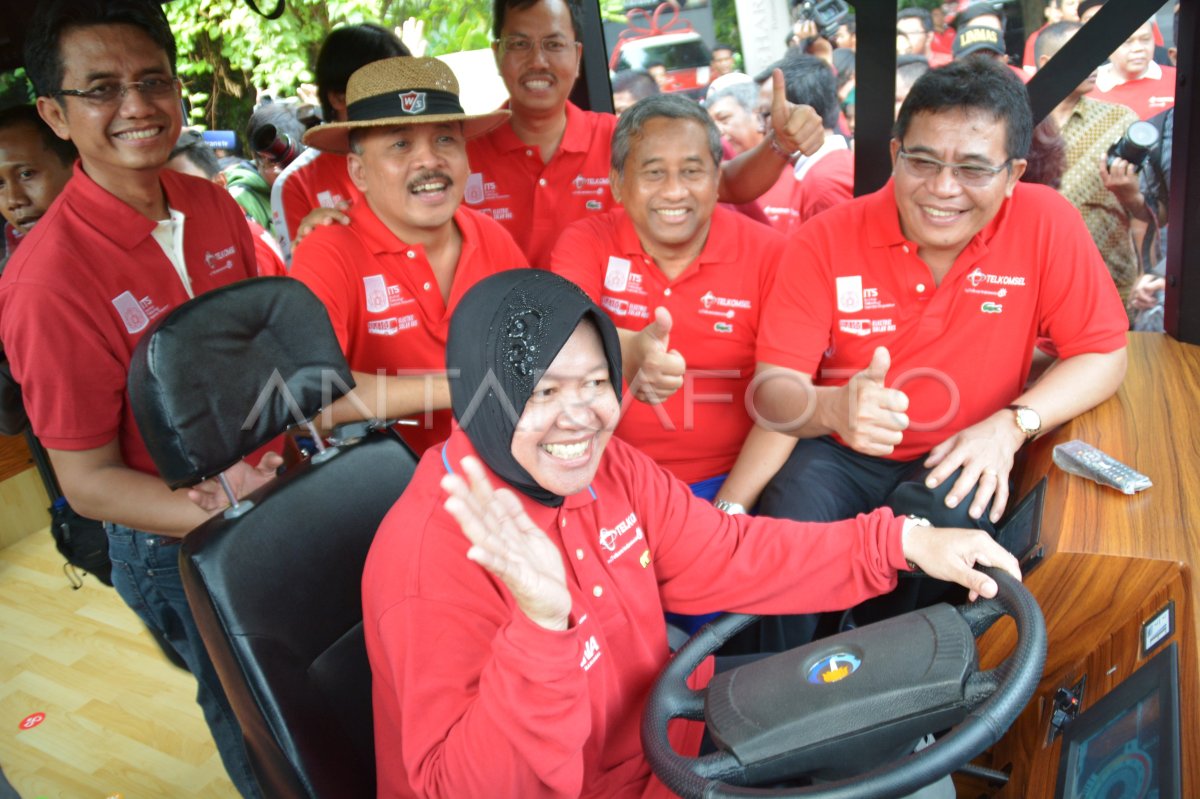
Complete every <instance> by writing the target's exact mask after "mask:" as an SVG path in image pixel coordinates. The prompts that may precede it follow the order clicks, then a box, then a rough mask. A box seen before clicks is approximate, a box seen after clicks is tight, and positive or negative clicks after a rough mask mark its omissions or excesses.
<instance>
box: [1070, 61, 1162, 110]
mask: <svg viewBox="0 0 1200 799" xmlns="http://www.w3.org/2000/svg"><path fill="white" fill-rule="evenodd" d="M1154 66H1157V67H1158V68H1159V69H1161V70H1162V77H1161V78H1138V79H1137V80H1130V81H1125V82H1124V83H1119V84H1117V85H1116V86H1113V87H1112V88H1111V89H1109V90H1108V91H1106V92H1102V91H1098V90H1093V91H1091V92H1089V93H1088V97H1094V98H1095V99H1097V100H1102V101H1103V102H1106V103H1118V104H1120V105H1123V106H1125V107H1126V108H1131V109H1133V112H1134V113H1135V114H1137V115H1138V118H1140V119H1149V118H1150V117H1152V116H1154V115H1155V114H1160V113H1162V112H1163V111H1165V110H1167V109H1168V108H1171V107H1172V106H1174V105H1175V67H1167V66H1161V65H1158V64H1156V65H1154Z"/></svg>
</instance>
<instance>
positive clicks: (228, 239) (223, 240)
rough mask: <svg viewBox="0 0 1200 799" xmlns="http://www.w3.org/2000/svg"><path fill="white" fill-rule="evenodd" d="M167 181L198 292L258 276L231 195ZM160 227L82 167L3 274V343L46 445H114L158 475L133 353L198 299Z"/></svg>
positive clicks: (205, 184)
mask: <svg viewBox="0 0 1200 799" xmlns="http://www.w3.org/2000/svg"><path fill="white" fill-rule="evenodd" d="M159 181H160V182H161V183H162V187H163V189H164V190H165V191H166V194H167V202H168V204H169V205H170V206H171V208H174V209H175V210H177V211H181V212H182V213H183V215H184V217H185V220H186V221H185V222H184V226H183V253H184V261H185V263H186V264H187V270H188V275H189V276H190V278H191V283H192V289H193V291H194V293H195V294H197V295H199V294H202V293H204V292H206V291H209V290H210V289H214V288H216V287H218V286H224V285H226V284H229V283H233V282H236V281H238V280H241V279H243V278H247V277H253V276H254V275H255V272H256V270H255V261H254V241H253V239H252V238H251V236H250V230H249V228H247V227H246V220H245V216H244V215H243V212H242V209H241V207H240V206H239V205H238V204H237V203H235V202H234V201H233V198H232V197H230V196H229V193H228V192H226V191H225V190H224V189H222V188H221V187H219V186H217V185H216V184H214V183H212V182H210V181H207V180H202V179H199V178H194V177H190V176H188V175H181V174H179V173H178V172H173V171H171V170H167V169H164V170H163V171H162V172H161V173H160V174H159ZM153 230H154V222H151V221H150V220H149V219H147V218H146V217H144V216H142V215H141V214H139V213H138V212H137V211H135V210H133V208H131V207H130V206H128V205H126V204H125V203H124V202H122V201H120V200H118V199H117V198H116V197H114V196H113V195H112V194H110V193H109V192H107V191H105V190H104V189H102V188H101V187H100V186H98V185H97V184H96V183H95V182H94V181H93V180H92V179H91V178H89V177H88V176H87V175H86V174H85V173H84V172H83V170H82V169H81V168H80V165H79V163H78V162H76V164H75V174H74V176H73V177H72V178H71V180H70V181H69V182H68V183H67V186H66V188H65V189H64V190H63V192H62V194H61V195H59V197H58V199H57V200H56V201H55V202H54V204H53V205H52V206H51V207H50V209H49V211H48V212H47V213H46V215H45V216H44V217H43V218H42V219H41V221H39V222H38V224H37V227H35V228H34V229H33V231H32V232H30V233H29V235H27V236H26V237H25V239H24V241H23V242H22V244H21V247H20V249H19V250H17V252H16V254H14V255H13V257H12V260H10V261H9V263H8V267H7V268H6V269H5V270H4V275H3V277H2V278H0V341H3V342H4V349H5V351H6V352H7V354H8V357H9V360H10V361H11V363H12V367H13V375H14V376H15V377H16V379H17V382H19V383H20V384H21V390H22V393H23V396H24V400H25V409H26V410H27V411H28V413H29V419H30V421H31V422H32V424H33V431H34V433H35V434H36V435H37V437H38V438H39V439H40V440H41V442H42V444H43V445H45V446H46V447H48V448H50V449H61V450H89V449H95V448H96V447H99V446H102V445H104V444H107V443H108V442H110V441H112V440H113V439H114V438H116V439H118V441H119V443H120V447H121V457H122V459H123V460H124V462H125V465H126V466H128V467H130V468H131V469H136V470H138V471H141V472H145V473H147V474H151V475H157V474H158V471H157V470H156V469H155V468H154V463H153V461H152V460H151V459H150V455H149V453H148V452H147V451H146V446H145V444H144V443H143V441H142V437H141V435H140V434H139V433H138V429H137V424H136V423H135V422H134V419H133V413H132V412H131V410H130V408H129V402H128V398H127V393H126V387H125V381H126V376H127V375H128V373H129V359H130V356H131V354H132V353H133V348H134V346H135V345H136V344H137V343H138V341H139V340H140V339H141V338H142V336H143V335H145V333H146V331H147V329H149V327H150V326H151V324H152V323H153V322H154V321H155V320H156V319H158V318H160V317H162V316H163V315H164V314H166V313H169V312H170V311H171V310H173V309H174V308H175V307H177V306H178V305H181V304H182V303H184V302H186V301H187V300H188V295H187V292H186V291H185V290H184V288H183V283H182V282H181V281H180V279H179V273H178V272H176V271H175V267H174V266H172V265H171V262H170V261H169V260H168V259H167V256H166V254H165V253H164V252H163V250H162V247H160V246H159V244H158V242H157V241H155V240H154V238H153V236H152V235H151V231H153ZM203 367H204V365H203V364H198V365H197V368H199V369H203Z"/></svg>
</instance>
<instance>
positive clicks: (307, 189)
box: [271, 147, 363, 259]
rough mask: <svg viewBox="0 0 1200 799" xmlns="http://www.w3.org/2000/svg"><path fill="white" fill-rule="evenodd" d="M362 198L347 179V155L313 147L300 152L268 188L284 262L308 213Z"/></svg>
mask: <svg viewBox="0 0 1200 799" xmlns="http://www.w3.org/2000/svg"><path fill="white" fill-rule="evenodd" d="M362 199H363V195H362V192H360V191H359V190H358V189H357V188H356V187H355V185H354V183H353V182H352V181H351V180H350V172H349V171H348V170H347V168H346V156H344V155H340V154H338V153H324V152H321V151H320V150H317V149H315V148H312V147H310V148H308V149H307V150H305V151H304V152H302V153H301V154H300V155H299V156H298V157H297V158H296V160H295V161H293V162H292V163H290V164H288V168H287V169H285V170H283V172H281V173H279V177H278V178H276V179H275V183H274V185H272V186H271V218H272V219H273V220H274V223H275V237H276V238H277V239H278V240H279V248H280V249H281V250H282V251H283V254H284V257H285V259H291V257H292V239H294V238H296V231H297V230H298V229H299V227H300V222H301V221H303V219H304V217H306V216H308V213H309V211H311V210H313V209H314V208H334V207H336V206H337V204H338V203H340V202H342V201H343V200H345V201H347V202H349V203H350V204H351V205H358V204H361V202H362Z"/></svg>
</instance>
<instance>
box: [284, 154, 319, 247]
mask: <svg viewBox="0 0 1200 799" xmlns="http://www.w3.org/2000/svg"><path fill="white" fill-rule="evenodd" d="M289 178H290V179H289V180H288V181H287V182H286V183H284V184H283V191H282V192H280V195H279V203H280V205H281V206H283V223H284V224H285V225H286V226H287V227H286V230H287V235H288V241H289V242H290V241H291V240H292V239H295V238H296V231H297V230H299V229H300V222H301V221H302V220H303V219H304V217H306V216H307V215H308V212H309V211H311V210H312V208H311V207H310V203H309V201H308V198H307V197H306V196H305V193H304V184H303V181H302V180H301V178H300V172H299V171H297V172H296V173H295V174H293V175H290V176H289Z"/></svg>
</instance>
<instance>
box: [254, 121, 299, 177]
mask: <svg viewBox="0 0 1200 799" xmlns="http://www.w3.org/2000/svg"><path fill="white" fill-rule="evenodd" d="M250 146H252V147H253V148H254V151H255V152H256V153H258V156H259V158H262V159H263V160H264V161H270V162H271V163H273V164H278V165H279V168H280V169H283V168H284V167H286V166H287V165H288V164H290V163H292V161H295V160H296V156H298V155H300V152H301V150H303V149H304V147H303V145H301V144H300V142H298V141H293V140H292V137H291V136H289V135H287V134H286V133H283V132H281V131H279V130H278V129H276V127H275V126H274V125H263V126H262V127H261V128H259V129H258V130H256V131H255V132H254V141H252V142H250Z"/></svg>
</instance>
